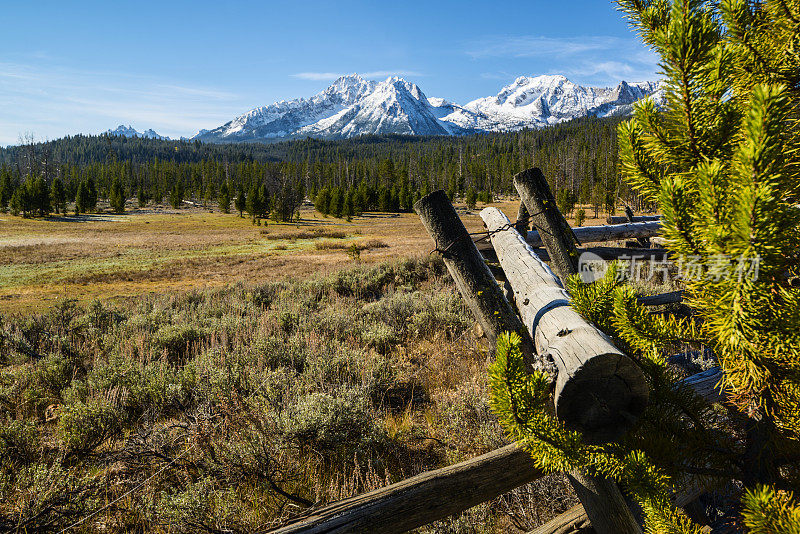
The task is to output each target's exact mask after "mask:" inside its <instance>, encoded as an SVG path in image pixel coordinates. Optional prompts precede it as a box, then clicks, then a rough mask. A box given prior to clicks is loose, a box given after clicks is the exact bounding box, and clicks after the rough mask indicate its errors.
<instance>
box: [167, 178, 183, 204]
mask: <svg viewBox="0 0 800 534" xmlns="http://www.w3.org/2000/svg"><path fill="white" fill-rule="evenodd" d="M183 195H184V191H183V183H182V182H181V181H180V180H178V181H177V182H175V185H173V186H172V190H170V193H169V204H170V206H172V207H173V208H174V209H178V208H180V207H181V204H182V203H183Z"/></svg>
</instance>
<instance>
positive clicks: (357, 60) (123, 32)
mask: <svg viewBox="0 0 800 534" xmlns="http://www.w3.org/2000/svg"><path fill="white" fill-rule="evenodd" d="M3 4H4V5H3V6H2V9H1V10H0V12H1V13H2V20H3V22H4V23H3V30H2V32H0V51H2V52H0V145H8V144H16V142H17V140H18V139H19V136H20V134H24V133H28V132H30V133H32V134H33V135H34V136H35V137H36V138H38V139H55V138H58V137H61V136H63V135H66V134H75V133H99V132H101V131H104V130H106V129H108V128H113V127H116V126H117V125H118V124H120V123H125V124H132V125H133V126H134V127H135V128H137V129H138V130H143V129H146V128H153V129H155V130H156V131H157V132H159V133H161V134H164V135H169V136H171V137H178V136H180V135H187V136H188V135H193V134H194V133H196V132H197V131H198V130H199V129H200V128H212V127H215V126H218V125H220V124H222V123H224V122H226V121H228V120H230V119H231V118H233V117H234V116H236V115H239V114H241V113H243V112H245V111H247V110H249V109H251V108H253V107H256V106H260V105H265V104H270V103H272V102H274V101H276V100H282V99H292V98H296V97H301V96H311V95H313V94H314V93H316V92H319V91H321V90H322V89H324V88H325V87H327V85H329V83H330V81H332V79H334V78H335V77H336V76H338V75H340V74H344V73H352V72H358V73H360V74H362V75H365V76H367V77H370V78H373V79H383V78H385V77H387V76H389V75H392V74H398V75H401V76H403V77H405V78H406V79H408V80H410V81H414V82H416V83H417V84H418V85H419V86H420V87H421V88H422V90H423V91H424V92H425V93H426V94H427V95H428V96H441V97H445V98H448V99H450V100H453V101H455V102H458V103H461V104H464V103H466V102H468V101H470V100H473V99H475V98H478V97H482V96H488V95H493V94H496V93H497V92H498V91H499V90H500V89H501V88H502V87H503V86H504V85H506V84H508V83H510V82H512V81H513V80H514V78H516V77H517V76H520V75H537V74H564V75H566V76H567V77H568V78H570V79H571V80H572V81H574V82H576V83H581V84H591V85H599V86H608V85H615V84H616V83H618V82H619V81H620V80H621V79H625V80H628V81H638V80H644V79H654V78H655V77H656V72H657V67H656V59H655V57H654V56H653V54H652V53H651V52H649V51H648V50H647V49H646V48H645V47H644V46H643V45H641V44H640V43H639V41H638V39H637V38H636V36H635V35H634V34H633V33H632V32H631V31H630V29H629V28H628V27H627V24H626V22H625V21H624V19H623V17H622V15H621V14H620V13H619V12H617V11H616V10H615V9H614V5H613V4H612V2H611V1H610V0H608V1H606V0H570V1H565V0H562V1H560V2H553V1H552V0H526V1H519V2H516V1H509V0H506V1H503V2H501V1H487V2H484V1H474V2H470V1H466V0H464V1H460V2H458V1H452V2H433V1H431V2H415V1H406V2H397V1H395V2H378V1H373V2H362V1H336V2H317V1H309V0H306V1H293V2H283V1H264V0H262V1H253V2H250V1H235V0H230V1H223V2H221V1H219V0H216V1H205V0H194V1H168V0H161V1H159V2H156V1H149V0H138V1H136V2H128V1H125V0H119V1H108V0H105V1H84V0H81V1H78V0H75V1H64V0H61V1H58V2H55V1H43V0H31V1H26V2H23V1H15V0H11V1H8V2H3Z"/></svg>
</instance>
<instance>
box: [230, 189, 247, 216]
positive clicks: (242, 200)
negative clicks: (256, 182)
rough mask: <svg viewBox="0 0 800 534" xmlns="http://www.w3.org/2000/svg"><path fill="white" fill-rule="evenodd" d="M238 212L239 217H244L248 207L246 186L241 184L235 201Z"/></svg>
mask: <svg viewBox="0 0 800 534" xmlns="http://www.w3.org/2000/svg"><path fill="white" fill-rule="evenodd" d="M233 204H234V206H236V211H238V212H239V217H244V210H245V208H246V207H247V196H246V195H245V193H244V186H243V185H242V184H239V190H238V191H237V192H236V200H235V201H234V203H233Z"/></svg>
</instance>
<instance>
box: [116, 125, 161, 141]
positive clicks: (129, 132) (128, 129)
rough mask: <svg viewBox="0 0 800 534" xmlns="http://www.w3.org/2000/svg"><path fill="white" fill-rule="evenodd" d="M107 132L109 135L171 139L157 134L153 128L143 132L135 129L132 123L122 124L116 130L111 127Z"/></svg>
mask: <svg viewBox="0 0 800 534" xmlns="http://www.w3.org/2000/svg"><path fill="white" fill-rule="evenodd" d="M106 133H107V134H108V135H121V136H124V137H146V138H148V139H163V140H169V137H165V136H163V135H159V134H157V133H156V132H155V131H154V130H153V129H152V128H149V129H147V130H145V131H143V132H139V131H136V129H134V128H133V126H131V125H130V124H129V125H128V126H125V125H124V124H120V125H119V126H117V128H116V129H115V130H111V129H109V130H107V131H106Z"/></svg>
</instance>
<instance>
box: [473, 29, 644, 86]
mask: <svg viewBox="0 0 800 534" xmlns="http://www.w3.org/2000/svg"><path fill="white" fill-rule="evenodd" d="M464 51H465V53H466V55H468V56H470V57H471V58H472V59H473V60H475V61H490V62H491V63H493V65H492V67H495V65H494V63H498V62H500V61H502V62H503V63H502V66H503V67H504V70H503V71H487V72H484V73H483V74H481V77H482V78H485V79H506V80H508V82H509V83H510V82H511V81H512V80H513V79H514V78H515V77H516V76H519V75H523V74H524V75H537V74H563V75H565V76H567V77H568V78H570V79H571V80H572V81H574V82H576V83H580V84H584V85H595V86H610V85H616V84H617V83H619V82H620V81H621V80H626V81H644V80H655V79H657V78H658V77H659V76H658V58H657V56H656V54H654V53H653V52H652V51H651V50H649V49H647V48H645V47H644V46H643V45H642V44H641V43H639V42H638V41H637V40H636V39H635V38H633V37H631V38H621V37H613V36H604V35H584V36H574V37H545V36H533V35H522V36H502V37H490V38H485V39H480V40H477V41H474V42H472V43H470V44H469V45H468V46H466V47H465V50H464ZM517 65H518V66H519V68H520V70H517V67H516V66H517ZM509 70H511V71H513V72H514V75H509V76H505V74H506V72H508V71H509Z"/></svg>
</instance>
